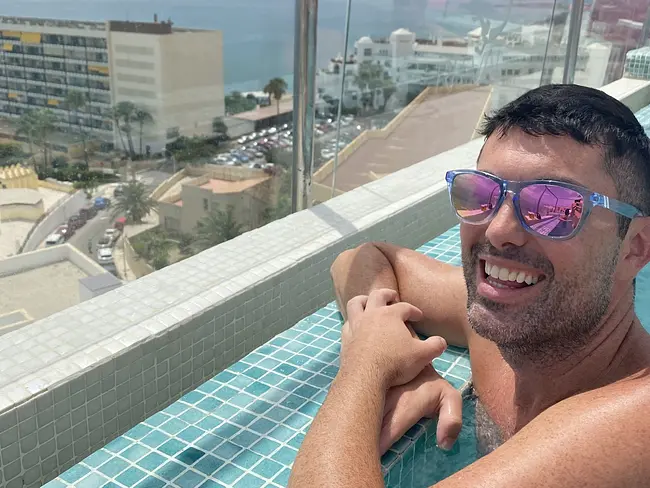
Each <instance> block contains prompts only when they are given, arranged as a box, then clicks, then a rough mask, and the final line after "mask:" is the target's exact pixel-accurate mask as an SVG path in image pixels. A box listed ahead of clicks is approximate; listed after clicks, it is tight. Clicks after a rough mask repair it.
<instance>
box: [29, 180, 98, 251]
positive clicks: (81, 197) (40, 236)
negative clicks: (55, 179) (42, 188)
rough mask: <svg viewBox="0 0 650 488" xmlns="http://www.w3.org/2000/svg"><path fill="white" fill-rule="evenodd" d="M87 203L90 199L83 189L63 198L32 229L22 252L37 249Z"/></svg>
mask: <svg viewBox="0 0 650 488" xmlns="http://www.w3.org/2000/svg"><path fill="white" fill-rule="evenodd" d="M87 203H88V199H87V198H86V194H85V193H84V192H83V191H78V192H76V193H75V194H74V195H71V196H70V197H68V198H66V199H64V200H62V201H61V202H60V203H59V204H58V205H57V206H56V207H54V208H53V209H52V210H51V211H50V212H49V213H48V214H47V216H46V217H45V218H44V219H43V220H41V222H39V223H38V224H37V225H36V226H35V227H34V228H33V229H32V230H31V232H30V233H29V234H28V236H27V239H26V240H25V244H24V245H23V249H22V251H21V252H29V251H33V250H34V249H36V248H37V247H38V246H39V245H40V243H41V242H43V241H44V240H45V239H46V238H47V236H49V235H50V234H51V233H52V232H54V231H55V230H56V228H57V227H58V226H59V225H61V224H64V223H66V222H67V221H68V219H69V218H70V217H72V216H73V215H74V214H76V213H78V212H79V210H81V209H82V208H83V207H84V206H86V204H87Z"/></svg>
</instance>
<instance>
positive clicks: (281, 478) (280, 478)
mask: <svg viewBox="0 0 650 488" xmlns="http://www.w3.org/2000/svg"><path fill="white" fill-rule="evenodd" d="M289 475H291V470H290V469H289V468H285V469H284V470H282V471H281V472H280V474H278V475H277V476H276V477H275V478H274V479H273V482H274V483H277V484H278V485H280V486H287V485H288V484H289Z"/></svg>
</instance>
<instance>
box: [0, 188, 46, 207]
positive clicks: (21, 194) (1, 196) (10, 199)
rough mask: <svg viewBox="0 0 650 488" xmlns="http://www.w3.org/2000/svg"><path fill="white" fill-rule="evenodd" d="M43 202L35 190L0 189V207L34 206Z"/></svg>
mask: <svg viewBox="0 0 650 488" xmlns="http://www.w3.org/2000/svg"><path fill="white" fill-rule="evenodd" d="M42 200H43V195H41V194H40V193H39V192H38V191H37V190H30V189H29V188H7V189H1V188H0V206H2V205H36V204H37V203H38V202H40V201H42Z"/></svg>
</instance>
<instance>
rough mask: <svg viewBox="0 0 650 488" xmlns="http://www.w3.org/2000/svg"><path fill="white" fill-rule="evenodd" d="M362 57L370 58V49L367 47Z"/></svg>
mask: <svg viewBox="0 0 650 488" xmlns="http://www.w3.org/2000/svg"><path fill="white" fill-rule="evenodd" d="M363 55H364V56H372V48H370V47H367V48H365V49H364V50H363Z"/></svg>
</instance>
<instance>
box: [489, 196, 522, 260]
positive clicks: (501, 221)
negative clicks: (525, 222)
mask: <svg viewBox="0 0 650 488" xmlns="http://www.w3.org/2000/svg"><path fill="white" fill-rule="evenodd" d="M485 237H487V239H488V240H489V241H490V243H491V244H492V245H493V246H494V247H496V248H497V249H503V248H504V247H507V246H509V245H512V246H517V247H521V246H523V245H524V244H525V243H526V240H527V239H528V233H527V232H526V231H525V230H524V228H523V227H522V226H521V223H520V222H519V218H518V217H517V214H516V212H515V207H514V202H513V201H512V195H508V196H507V197H506V200H505V201H504V202H503V204H502V205H501V208H499V211H498V212H497V214H496V215H495V216H494V218H493V219H492V220H491V221H490V223H489V224H488V228H487V230H486V231H485Z"/></svg>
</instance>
